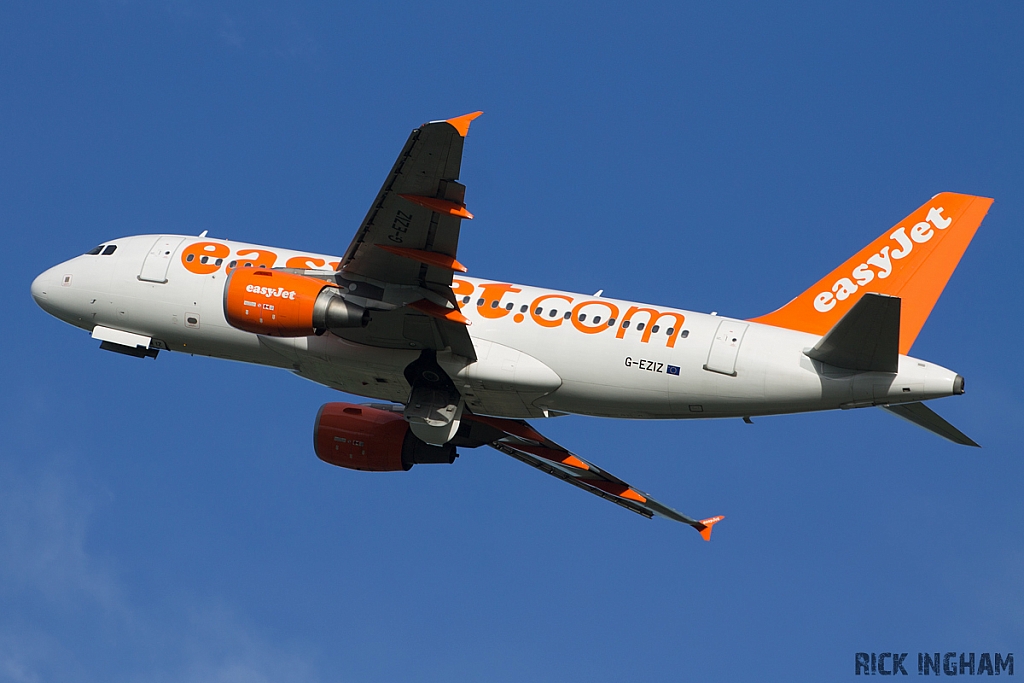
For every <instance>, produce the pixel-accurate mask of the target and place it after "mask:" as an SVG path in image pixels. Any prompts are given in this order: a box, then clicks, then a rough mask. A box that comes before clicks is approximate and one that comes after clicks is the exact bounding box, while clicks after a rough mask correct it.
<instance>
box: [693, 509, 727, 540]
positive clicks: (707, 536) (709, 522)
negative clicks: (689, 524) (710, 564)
mask: <svg viewBox="0 0 1024 683" xmlns="http://www.w3.org/2000/svg"><path fill="white" fill-rule="evenodd" d="M723 519H725V516H724V515H718V516H717V517H708V518H707V519H702V520H700V523H701V524H703V525H704V528H703V529H698V531H700V535H701V538H703V539H704V540H705V541H710V540H711V527H713V526H714V525H716V524H718V523H719V522H721V521H722V520H723Z"/></svg>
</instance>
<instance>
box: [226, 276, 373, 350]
mask: <svg viewBox="0 0 1024 683" xmlns="http://www.w3.org/2000/svg"><path fill="white" fill-rule="evenodd" d="M224 317H225V318H227V321H228V323H229V324H230V325H231V326H232V327H237V328H238V329H240V330H245V331H246V332H254V333H256V334H265V335H269V336H272V337H306V336H309V335H311V334H323V333H324V332H326V331H327V330H338V329H345V328H352V327H366V324H367V323H368V322H369V321H370V312H369V311H367V310H366V309H365V308H363V307H361V306H356V305H355V304H353V303H351V302H349V301H346V300H345V299H343V298H342V297H341V290H340V289H339V288H338V286H337V285H335V284H333V283H331V282H328V281H326V280H320V279H318V278H314V277H306V276H305V275H296V274H295V273H286V272H282V271H279V270H268V269H265V268H235V269H234V270H232V271H231V274H230V275H229V276H228V280H227V283H226V284H225V285H224Z"/></svg>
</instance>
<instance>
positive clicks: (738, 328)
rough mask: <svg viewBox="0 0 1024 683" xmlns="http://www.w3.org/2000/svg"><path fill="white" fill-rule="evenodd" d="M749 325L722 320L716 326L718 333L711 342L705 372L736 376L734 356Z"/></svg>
mask: <svg viewBox="0 0 1024 683" xmlns="http://www.w3.org/2000/svg"><path fill="white" fill-rule="evenodd" d="M748 327H749V325H748V324H747V323H744V322H740V321H738V320H723V321H722V322H721V323H719V324H718V332H716V333H715V338H714V339H713V340H712V341H711V350H710V351H709V352H708V362H707V363H705V364H704V369H705V370H710V371H711V372H720V373H722V374H723V375H730V376H733V377H735V376H736V356H737V355H738V354H739V352H740V344H742V343H743V335H744V333H746V331H747V328H748Z"/></svg>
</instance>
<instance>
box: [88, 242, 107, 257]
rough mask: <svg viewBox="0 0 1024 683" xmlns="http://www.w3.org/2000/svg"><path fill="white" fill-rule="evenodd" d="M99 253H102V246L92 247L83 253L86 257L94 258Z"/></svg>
mask: <svg viewBox="0 0 1024 683" xmlns="http://www.w3.org/2000/svg"><path fill="white" fill-rule="evenodd" d="M101 251H103V245H102V244H101V245H100V246H98V247H93V248H92V249H90V250H89V251H87V252H85V255H86V256H95V255H96V254H98V253H100V252H101Z"/></svg>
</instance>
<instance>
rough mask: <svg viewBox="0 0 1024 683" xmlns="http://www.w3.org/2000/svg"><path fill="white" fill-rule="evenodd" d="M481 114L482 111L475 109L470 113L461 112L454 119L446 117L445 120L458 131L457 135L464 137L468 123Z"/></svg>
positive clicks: (467, 129) (467, 130)
mask: <svg viewBox="0 0 1024 683" xmlns="http://www.w3.org/2000/svg"><path fill="white" fill-rule="evenodd" d="M481 114H483V112H482V111H475V112H473V113H472V114H463V115H462V116H456V117H455V118H454V119H447V122H448V123H450V124H452V126H454V127H455V130H457V131H459V135H461V136H462V137H466V133H468V132H469V124H471V123H472V122H473V119H475V118H476V117H478V116H480V115H481Z"/></svg>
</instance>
